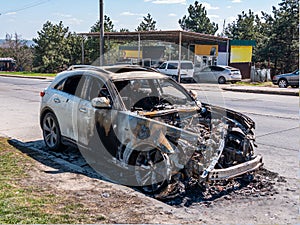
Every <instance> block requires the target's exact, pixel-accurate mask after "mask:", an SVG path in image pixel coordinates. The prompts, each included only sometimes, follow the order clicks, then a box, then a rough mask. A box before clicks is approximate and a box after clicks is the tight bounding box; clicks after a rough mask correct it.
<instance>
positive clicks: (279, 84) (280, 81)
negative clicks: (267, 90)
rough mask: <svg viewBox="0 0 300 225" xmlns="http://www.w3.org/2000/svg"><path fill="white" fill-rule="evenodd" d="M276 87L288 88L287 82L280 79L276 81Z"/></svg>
mask: <svg viewBox="0 0 300 225" xmlns="http://www.w3.org/2000/svg"><path fill="white" fill-rule="evenodd" d="M278 87H280V88H287V87H288V82H287V80H285V79H280V80H279V81H278Z"/></svg>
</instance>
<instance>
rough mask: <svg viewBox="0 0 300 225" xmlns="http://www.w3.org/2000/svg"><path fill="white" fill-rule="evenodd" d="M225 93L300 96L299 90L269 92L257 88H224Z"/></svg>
mask: <svg viewBox="0 0 300 225" xmlns="http://www.w3.org/2000/svg"><path fill="white" fill-rule="evenodd" d="M222 89H223V90H224V91H235V92H246V93H257V94H272V95H289V96H299V89H296V90H295V91H293V90H292V91H289V90H271V89H270V90H268V89H255V88H251V89H249V88H230V87H223V88H222Z"/></svg>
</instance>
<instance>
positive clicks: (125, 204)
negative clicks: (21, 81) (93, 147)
mask: <svg viewBox="0 0 300 225" xmlns="http://www.w3.org/2000/svg"><path fill="white" fill-rule="evenodd" d="M31 147H32V146H31ZM18 148H19V150H20V151H22V152H23V153H25V154H27V155H29V156H30V157H32V158H33V159H34V161H33V162H34V166H31V167H30V169H28V171H27V173H28V175H29V176H27V177H26V178H24V179H23V180H22V185H24V186H34V187H38V189H39V190H43V191H46V192H47V193H50V194H54V195H55V196H58V197H59V196H62V197H64V198H65V199H66V204H70V203H80V208H81V209H80V210H79V209H74V213H83V212H84V213H85V215H88V217H89V218H90V219H89V220H88V221H82V223H126V224H133V223H138V224H150V223H151V224H158V223H159V224H186V223H189V224H190V223H192V224H299V222H300V221H299V214H298V202H299V197H298V196H299V191H298V181H297V180H294V179H288V178H285V177H281V176H279V175H278V174H276V173H274V172H271V171H268V170H266V169H262V170H261V171H259V172H258V173H257V174H255V175H254V178H253V179H251V181H247V180H235V181H232V182H229V183H216V184H212V185H210V186H207V188H206V189H205V190H204V189H203V188H202V189H200V187H199V186H197V185H191V186H190V188H189V189H188V190H186V191H185V192H184V193H182V194H181V195H180V196H176V197H173V198H171V197H170V198H167V199H166V198H164V199H163V201H159V200H158V199H159V196H156V199H155V198H154V197H153V196H152V197H151V196H146V195H144V194H142V193H141V192H139V191H137V190H135V189H132V188H129V187H125V186H122V185H118V184H114V183H111V182H107V181H104V180H101V179H98V178H95V177H93V176H91V175H87V174H82V173H81V172H80V171H79V172H78V171H77V172H76V168H77V167H76V166H75V167H74V168H70V164H69V163H68V161H66V160H64V159H63V158H64V157H53V156H52V155H49V154H48V153H45V154H41V152H40V151H39V150H37V149H36V148H34V147H32V148H28V146H27V147H26V148H24V147H18ZM71 167H72V166H71ZM83 209H84V210H83Z"/></svg>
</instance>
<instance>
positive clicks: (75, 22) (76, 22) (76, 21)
mask: <svg viewBox="0 0 300 225" xmlns="http://www.w3.org/2000/svg"><path fill="white" fill-rule="evenodd" d="M65 21H66V23H68V24H70V25H80V24H81V23H82V22H83V20H81V19H77V18H74V17H73V18H69V19H67V20H65Z"/></svg>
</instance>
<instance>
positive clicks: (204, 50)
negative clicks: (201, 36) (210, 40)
mask: <svg viewBox="0 0 300 225" xmlns="http://www.w3.org/2000/svg"><path fill="white" fill-rule="evenodd" d="M195 54H196V55H212V56H218V45H195Z"/></svg>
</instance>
